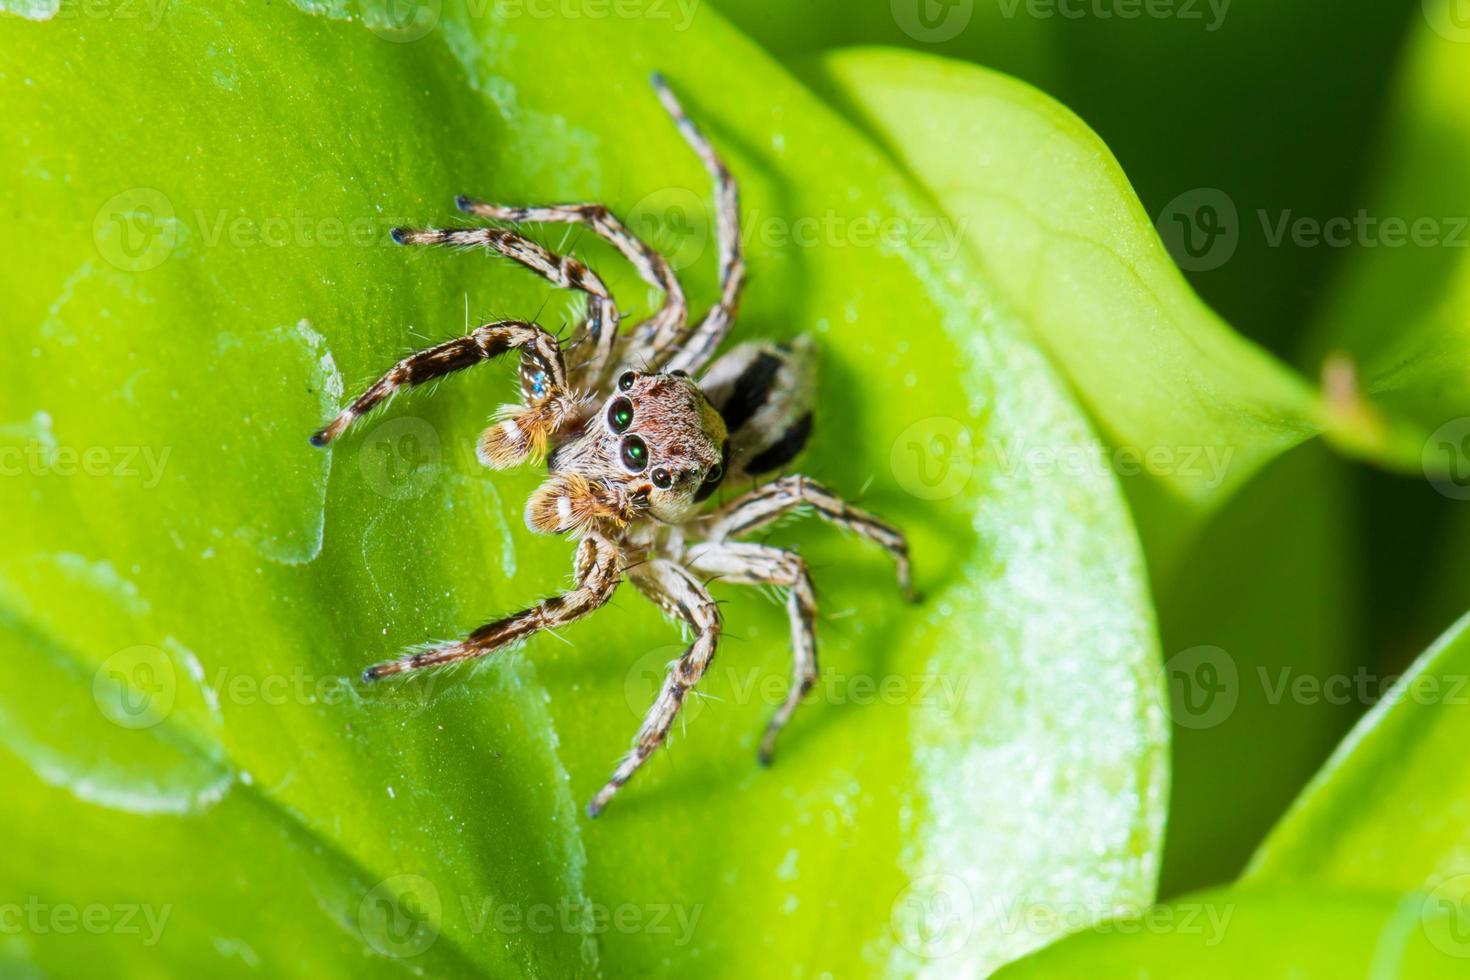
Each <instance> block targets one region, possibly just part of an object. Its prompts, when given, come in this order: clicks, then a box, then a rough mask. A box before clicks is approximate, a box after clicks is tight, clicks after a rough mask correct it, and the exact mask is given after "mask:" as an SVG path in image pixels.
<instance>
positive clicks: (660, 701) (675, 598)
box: [587, 558, 720, 817]
mask: <svg viewBox="0 0 1470 980" xmlns="http://www.w3.org/2000/svg"><path fill="white" fill-rule="evenodd" d="M628 575H629V577H630V578H632V579H633V584H634V585H636V586H638V589H639V590H640V591H641V592H643V594H644V595H646V596H648V597H649V598H650V599H652V600H653V602H654V603H655V604H657V605H658V606H659V608H661V609H663V611H664V612H666V613H667V614H669V615H670V616H675V617H678V618H679V619H681V620H682V621H683V622H685V623H687V624H688V625H689V626H690V627H691V628H693V629H694V630H695V632H696V634H697V635H696V636H695V639H694V642H693V643H692V644H690V646H689V649H687V650H685V651H684V655H683V656H681V657H680V658H679V659H678V660H676V661H674V662H673V664H672V665H670V667H669V673H668V676H667V677H666V678H664V684H663V687H662V688H661V689H660V690H659V692H658V697H657V698H656V699H655V700H654V702H653V707H651V708H649V709H648V714H647V715H646V716H645V717H644V719H643V727H641V728H639V729H638V735H637V737H636V738H635V739H634V742H633V748H632V749H630V750H629V751H628V754H627V755H626V756H624V757H623V761H622V762H620V763H618V767H617V769H615V770H614V771H613V774H612V777H611V778H609V779H608V781H607V785H605V786H603V787H602V789H601V790H599V791H598V793H597V795H596V796H594V797H593V798H592V802H591V803H589V804H587V815H588V816H592V817H595V816H597V815H598V814H599V813H601V812H602V810H603V808H604V807H606V806H607V804H608V801H609V800H611V799H612V798H613V796H614V795H615V794H616V793H617V791H618V790H619V789H621V788H622V786H623V784H624V783H626V782H627V781H628V780H629V779H631V778H633V774H634V773H635V772H637V771H638V768H639V767H640V766H642V765H643V763H644V762H646V761H648V758H649V756H651V755H653V753H654V752H655V751H656V750H657V749H658V747H659V746H660V745H662V744H663V742H664V739H666V738H667V737H668V735H669V729H670V728H672V727H673V724H674V719H675V717H677V716H678V714H679V708H680V707H681V706H682V705H683V703H684V698H685V696H686V695H688V693H689V691H690V690H691V689H692V688H693V687H694V685H695V684H698V683H699V680H700V678H701V677H703V676H704V673H705V671H706V670H708V669H709V665H710V661H711V660H712V659H714V655H715V647H716V646H717V645H718V644H719V642H720V607H719V606H717V605H715V601H714V599H712V598H711V597H710V594H709V591H708V590H707V589H705V587H704V586H703V585H702V584H701V583H700V582H699V580H698V579H696V578H695V577H694V576H693V575H691V574H690V573H689V570H688V569H686V568H684V567H683V566H682V565H680V564H678V563H677V562H673V561H669V560H667V559H663V558H655V559H652V560H650V561H647V562H644V563H643V564H641V565H636V566H634V567H633V568H631V569H629V570H628Z"/></svg>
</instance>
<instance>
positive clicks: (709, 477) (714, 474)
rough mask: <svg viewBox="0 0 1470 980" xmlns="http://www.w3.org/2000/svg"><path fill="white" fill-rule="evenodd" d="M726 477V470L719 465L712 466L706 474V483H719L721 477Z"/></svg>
mask: <svg viewBox="0 0 1470 980" xmlns="http://www.w3.org/2000/svg"><path fill="white" fill-rule="evenodd" d="M724 475H725V468H724V467H723V466H721V465H720V464H719V463H716V464H715V465H713V466H711V467H710V468H709V469H708V470H706V471H705V474H704V482H705V483H719V482H720V477H722V476H724Z"/></svg>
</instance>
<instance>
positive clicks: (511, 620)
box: [362, 532, 623, 681]
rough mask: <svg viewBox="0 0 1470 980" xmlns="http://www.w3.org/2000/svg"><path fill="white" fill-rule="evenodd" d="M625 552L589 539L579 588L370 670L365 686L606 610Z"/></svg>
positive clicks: (580, 558)
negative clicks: (463, 635) (458, 639)
mask: <svg viewBox="0 0 1470 980" xmlns="http://www.w3.org/2000/svg"><path fill="white" fill-rule="evenodd" d="M621 562H622V552H621V550H620V549H619V548H618V547H617V545H615V544H614V543H613V542H612V541H611V540H610V539H608V538H606V537H604V536H603V535H601V534H598V533H595V532H594V533H589V534H588V535H587V536H586V537H584V538H583V539H582V543H581V545H579V546H578V548H577V557H576V562H575V566H574V568H575V572H576V578H577V585H576V588H574V589H572V590H571V591H570V592H564V593H562V594H561V595H556V596H552V597H551V598H549V599H543V600H542V601H541V602H538V603H537V604H536V605H534V606H531V607H530V608H529V609H524V610H522V611H521V612H518V613H516V614H514V615H512V616H506V617H505V618H504V619H497V620H495V621H494V622H491V623H486V624H485V625H484V626H481V627H480V628H479V629H477V630H475V631H474V632H473V633H471V634H470V635H469V636H467V637H465V638H464V639H463V640H460V641H459V642H457V643H448V644H445V645H443V646H437V647H433V648H431V649H428V650H420V651H418V652H416V653H411V654H406V655H405V656H402V657H399V658H398V659H397V660H389V661H388V662H386V663H381V664H377V665H376V666H373V667H369V668H368V669H367V670H366V671H364V672H363V675H362V676H363V680H365V681H375V680H380V679H381V678H384V677H391V676H392V675H394V674H402V673H405V672H407V671H411V670H423V669H425V668H428V667H442V666H444V665H446V664H453V663H460V662H462V661H465V660H473V659H476V658H478V657H483V656H485V655H486V654H490V653H494V652H495V651H496V650H501V649H504V648H505V647H507V646H509V645H510V644H512V643H515V642H516V641H517V640H522V639H525V638H526V637H528V636H530V635H531V634H532V633H536V632H538V631H540V630H547V629H556V628H557V627H560V626H566V625H568V624H570V623H574V622H576V621H577V620H579V619H581V618H582V617H584V616H586V615H587V614H589V613H592V612H595V611H596V610H598V609H600V608H602V606H604V605H606V603H607V601H608V600H609V599H611V598H612V595H613V592H614V591H616V590H617V587H618V583H619V582H621V581H622V578H623V575H622V564H621Z"/></svg>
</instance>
